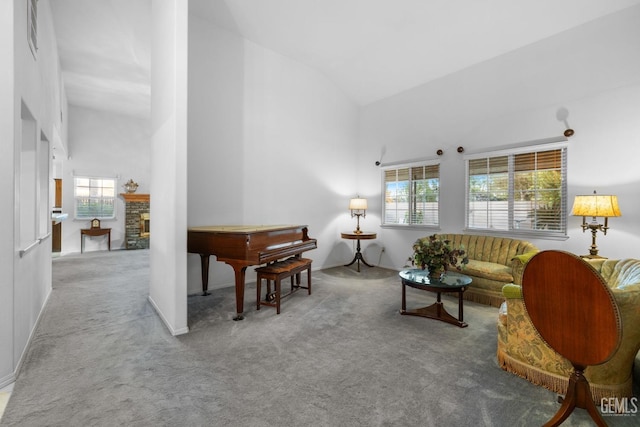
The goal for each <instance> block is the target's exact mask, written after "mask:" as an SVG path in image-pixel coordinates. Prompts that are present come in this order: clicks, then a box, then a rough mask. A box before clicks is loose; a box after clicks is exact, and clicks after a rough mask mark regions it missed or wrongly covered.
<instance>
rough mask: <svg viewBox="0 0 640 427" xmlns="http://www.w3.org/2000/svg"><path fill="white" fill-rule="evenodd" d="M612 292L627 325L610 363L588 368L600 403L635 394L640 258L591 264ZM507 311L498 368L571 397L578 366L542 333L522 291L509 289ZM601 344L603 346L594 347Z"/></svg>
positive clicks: (501, 324)
mask: <svg viewBox="0 0 640 427" xmlns="http://www.w3.org/2000/svg"><path fill="white" fill-rule="evenodd" d="M588 263H589V264H590V265H591V266H592V267H594V269H595V270H596V271H597V272H598V273H599V274H600V275H601V276H602V278H603V279H604V281H605V282H606V283H607V285H608V286H609V288H610V289H611V291H612V293H613V296H614V299H615V301H616V304H617V306H618V310H619V312H620V317H621V319H620V320H621V322H622V341H621V343H620V347H619V348H618V350H617V351H616V352H615V353H614V355H613V356H612V357H611V359H609V361H607V362H605V363H603V364H601V365H596V366H589V367H587V369H586V370H585V377H586V378H587V380H588V381H589V384H590V385H591V393H592V395H593V398H594V401H595V402H599V401H600V399H602V398H608V397H619V398H620V397H630V396H632V387H633V384H632V380H633V363H634V360H635V359H636V356H637V354H638V349H640V260H635V259H625V260H604V259H598V260H588ZM502 291H503V294H504V296H505V298H506V312H505V310H504V309H503V308H501V310H500V314H499V316H498V317H499V320H498V353H497V356H498V364H499V365H500V367H501V368H502V369H504V370H506V371H508V372H512V373H514V374H516V375H519V376H521V377H523V378H525V379H527V380H529V381H530V382H532V383H534V384H537V385H541V386H543V387H546V388H547V389H549V390H552V391H554V392H556V393H559V394H565V392H566V390H567V386H568V378H569V375H570V374H571V372H572V371H573V367H572V366H571V363H570V362H569V361H568V360H567V359H565V358H563V357H562V356H560V355H559V354H558V353H556V352H555V351H554V350H553V349H551V347H549V346H548V345H547V344H546V343H545V342H544V341H543V340H542V339H541V338H540V337H539V336H538V334H537V332H536V330H535V328H534V326H533V324H532V323H531V319H530V318H529V316H528V315H527V312H526V310H525V307H524V303H523V300H522V292H521V287H520V286H519V285H515V284H508V285H505V286H504V288H503V290H502ZM594 345H597V343H594Z"/></svg>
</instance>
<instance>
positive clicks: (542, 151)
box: [466, 144, 567, 236]
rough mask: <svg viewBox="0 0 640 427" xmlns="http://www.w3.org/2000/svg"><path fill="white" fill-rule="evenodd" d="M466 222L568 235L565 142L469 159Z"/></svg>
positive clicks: (514, 230)
mask: <svg viewBox="0 0 640 427" xmlns="http://www.w3.org/2000/svg"><path fill="white" fill-rule="evenodd" d="M466 166H467V228H469V229H475V230H504V231H509V232H512V233H518V232H521V233H527V234H531V233H534V234H539V235H562V236H564V235H566V224H567V208H566V206H567V200H566V198H567V191H566V169H567V148H566V145H564V144H563V145H560V146H558V145H557V144H556V145H553V146H536V147H528V148H527V147H524V148H523V147H521V148H519V149H514V150H511V151H510V150H504V151H500V152H497V153H485V154H480V155H475V156H472V157H470V158H468V159H467V161H466Z"/></svg>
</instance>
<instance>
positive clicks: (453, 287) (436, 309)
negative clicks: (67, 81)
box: [400, 268, 471, 328]
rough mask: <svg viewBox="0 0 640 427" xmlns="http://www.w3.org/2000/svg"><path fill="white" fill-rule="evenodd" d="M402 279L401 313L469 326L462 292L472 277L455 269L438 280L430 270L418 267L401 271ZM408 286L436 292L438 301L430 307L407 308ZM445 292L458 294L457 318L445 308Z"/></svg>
mask: <svg viewBox="0 0 640 427" xmlns="http://www.w3.org/2000/svg"><path fill="white" fill-rule="evenodd" d="M400 279H402V308H401V309H400V314H406V315H410V316H420V317H427V318H429V319H437V320H442V321H443V322H447V323H451V324H453V325H457V326H459V327H461V328H466V327H467V326H468V325H467V324H466V323H465V322H464V316H463V305H462V294H463V293H464V291H466V290H467V287H468V286H469V285H470V284H471V277H469V276H465V275H464V274H460V273H455V272H453V271H448V272H446V273H445V274H444V275H443V276H442V277H441V278H440V279H437V280H436V279H432V278H430V277H429V270H421V269H419V268H416V269H411V270H403V271H401V272H400ZM407 286H409V287H411V288H415V289H420V290H423V291H429V292H435V293H436V294H437V295H438V296H437V299H436V302H435V303H434V304H432V305H430V306H428V307H422V308H417V309H415V310H407ZM443 292H444V293H457V294H458V318H457V319H456V318H455V317H453V316H452V315H450V314H449V313H447V311H446V310H445V309H444V305H443V304H442V300H441V298H440V294H442V293H443Z"/></svg>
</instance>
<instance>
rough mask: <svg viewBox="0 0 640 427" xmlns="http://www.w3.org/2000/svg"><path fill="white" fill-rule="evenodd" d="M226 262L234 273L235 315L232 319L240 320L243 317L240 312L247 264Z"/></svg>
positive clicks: (241, 310)
mask: <svg viewBox="0 0 640 427" xmlns="http://www.w3.org/2000/svg"><path fill="white" fill-rule="evenodd" d="M227 264H229V265H231V267H233V271H234V272H235V273H236V317H234V318H233V320H242V319H244V316H243V315H242V312H243V311H244V278H245V273H246V271H247V266H246V265H242V264H236V263H230V262H227Z"/></svg>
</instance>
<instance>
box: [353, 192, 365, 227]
mask: <svg viewBox="0 0 640 427" xmlns="http://www.w3.org/2000/svg"><path fill="white" fill-rule="evenodd" d="M349 209H350V210H351V218H353V217H354V216H355V217H356V218H357V225H356V229H355V230H354V233H356V234H361V233H362V231H360V217H363V218H366V217H367V199H362V198H360V196H356V198H355V199H351V200H350V201H349Z"/></svg>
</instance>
